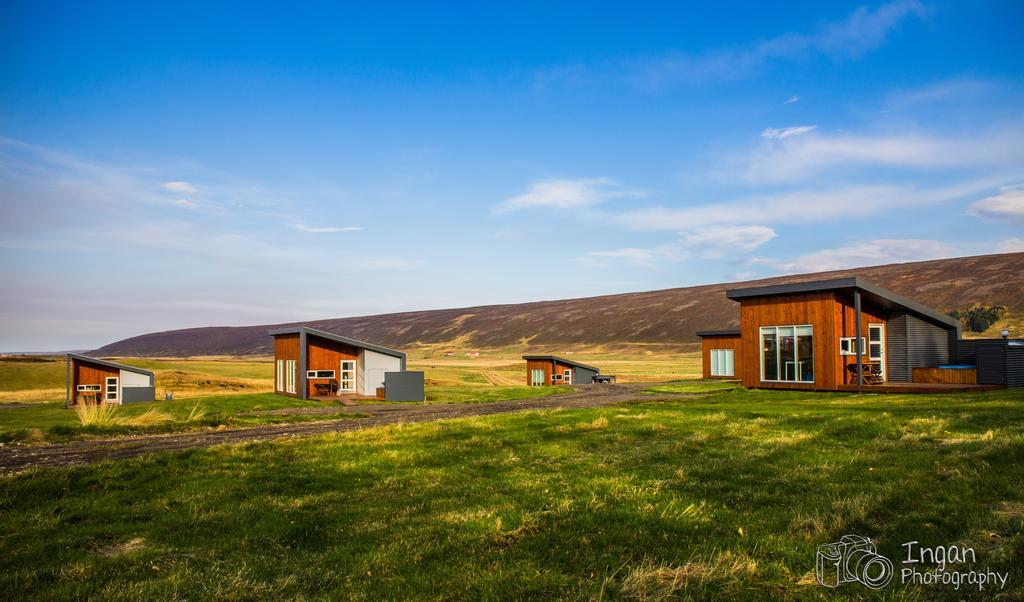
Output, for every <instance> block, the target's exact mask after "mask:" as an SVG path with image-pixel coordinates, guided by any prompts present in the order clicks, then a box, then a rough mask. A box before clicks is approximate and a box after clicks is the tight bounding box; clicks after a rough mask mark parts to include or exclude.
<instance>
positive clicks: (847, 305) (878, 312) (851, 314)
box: [815, 297, 888, 385]
mask: <svg viewBox="0 0 1024 602" xmlns="http://www.w3.org/2000/svg"><path fill="white" fill-rule="evenodd" d="M856 313H857V312H855V311H854V308H853V298H852V297H851V298H849V299H847V298H845V297H837V299H836V324H835V328H836V334H835V337H834V340H833V341H832V348H833V350H832V354H833V355H834V356H835V357H836V359H837V361H836V367H835V370H836V374H835V382H837V383H840V384H848V385H855V384H857V377H856V376H855V375H853V374H851V373H850V371H849V370H848V369H847V368H846V367H847V366H849V365H854V364H856V363H857V356H856V355H839V339H840V338H842V337H852V336H853V333H854V332H856V331H857V318H856ZM870 324H882V325H883V326H886V320H885V311H884V310H882V309H881V308H880V307H875V306H872V305H870V304H868V303H861V307H860V336H862V337H864V339H865V340H867V338H868V325H870ZM882 345H883V349H884V346H885V334H884V333H883V334H882ZM867 351H868V350H867V349H865V350H864V355H862V356H861V362H862V363H864V364H870V363H873V362H871V360H870V359H868V355H867ZM886 351H888V350H886ZM815 353H817V350H815ZM886 359H888V353H886ZM886 373H887V374H888V370H886Z"/></svg>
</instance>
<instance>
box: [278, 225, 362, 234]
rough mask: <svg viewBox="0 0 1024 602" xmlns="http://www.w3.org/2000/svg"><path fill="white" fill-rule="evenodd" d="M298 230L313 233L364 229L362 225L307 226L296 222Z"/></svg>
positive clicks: (295, 226)
mask: <svg viewBox="0 0 1024 602" xmlns="http://www.w3.org/2000/svg"><path fill="white" fill-rule="evenodd" d="M292 227H293V228H295V229H296V230H301V231H302V232H309V233H312V234H325V233H332V232H359V231H360V230H362V229H363V227H362V226H307V225H305V224H295V225H294V226H292Z"/></svg>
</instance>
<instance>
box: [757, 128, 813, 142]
mask: <svg viewBox="0 0 1024 602" xmlns="http://www.w3.org/2000/svg"><path fill="white" fill-rule="evenodd" d="M816 129H818V126H816V125H796V126H792V127H788V128H767V129H765V130H764V131H763V132H761V137H762V138H768V139H771V140H785V139H786V138H792V137H793V136H799V135H800V134H806V133H808V132H813V131H814V130H816Z"/></svg>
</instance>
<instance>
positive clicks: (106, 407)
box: [75, 401, 118, 426]
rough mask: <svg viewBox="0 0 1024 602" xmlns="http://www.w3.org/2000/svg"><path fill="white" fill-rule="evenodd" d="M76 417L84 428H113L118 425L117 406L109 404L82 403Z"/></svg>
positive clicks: (76, 408) (78, 405) (77, 409)
mask: <svg viewBox="0 0 1024 602" xmlns="http://www.w3.org/2000/svg"><path fill="white" fill-rule="evenodd" d="M75 415H76V416H78V421H79V422H81V423H82V426H113V425H115V424H117V423H118V420H117V406H116V405H113V404H107V403H93V402H86V401H83V402H80V403H78V404H76V405H75Z"/></svg>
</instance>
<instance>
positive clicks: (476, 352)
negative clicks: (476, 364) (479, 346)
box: [466, 351, 480, 357]
mask: <svg viewBox="0 0 1024 602" xmlns="http://www.w3.org/2000/svg"><path fill="white" fill-rule="evenodd" d="M466 355H467V356H468V357H479V356H480V352H479V351H467V352H466Z"/></svg>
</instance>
